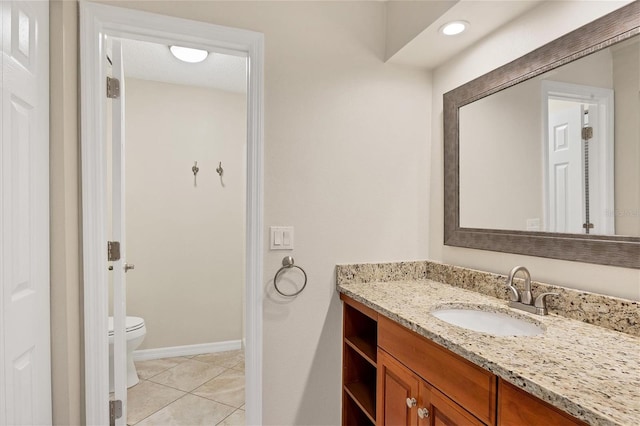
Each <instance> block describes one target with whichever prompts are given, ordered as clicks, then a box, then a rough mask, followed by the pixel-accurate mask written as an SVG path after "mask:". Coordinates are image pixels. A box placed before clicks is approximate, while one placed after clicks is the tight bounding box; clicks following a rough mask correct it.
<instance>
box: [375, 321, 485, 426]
mask: <svg viewBox="0 0 640 426" xmlns="http://www.w3.org/2000/svg"><path fill="white" fill-rule="evenodd" d="M378 346H380V347H381V348H383V349H384V350H385V351H387V352H388V353H389V354H391V355H393V356H394V357H396V358H397V359H399V360H401V361H402V363H404V364H405V365H406V366H407V367H409V368H410V369H412V370H413V371H415V372H416V373H418V375H420V376H421V377H422V378H423V379H425V380H426V381H427V382H429V383H430V384H431V385H433V386H434V387H436V388H438V389H439V390H440V391H442V392H443V393H444V394H445V395H446V396H448V397H449V398H451V399H452V400H454V401H456V402H457V403H458V404H460V405H461V406H463V407H465V409H467V410H468V411H469V412H470V413H472V414H473V415H475V416H476V417H478V418H479V419H480V420H482V421H483V422H484V423H487V424H495V419H496V409H495V407H496V388H497V383H496V376H495V375H493V374H492V373H490V372H488V371H486V370H484V369H482V368H480V367H478V366H477V365H474V364H472V363H471V362H469V361H467V360H465V359H464V358H462V357H460V356H458V355H456V354H454V353H453V352H451V351H449V350H448V349H445V348H443V347H442V346H440V345H438V344H436V343H433V342H431V341H429V340H428V339H425V338H424V337H422V336H420V335H419V334H417V333H414V332H412V331H411V330H408V329H407V328H405V327H403V326H401V325H399V324H397V323H396V322H394V321H392V320H390V319H388V318H386V317H383V316H382V315H380V316H379V317H378Z"/></svg>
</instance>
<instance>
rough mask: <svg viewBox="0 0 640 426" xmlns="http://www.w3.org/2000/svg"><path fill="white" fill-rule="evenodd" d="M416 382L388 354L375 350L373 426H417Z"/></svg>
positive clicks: (404, 368)
mask: <svg viewBox="0 0 640 426" xmlns="http://www.w3.org/2000/svg"><path fill="white" fill-rule="evenodd" d="M419 382H420V379H419V378H418V377H417V376H416V375H415V374H413V373H412V372H411V370H409V369H408V368H407V367H405V366H404V365H402V364H400V363H399V362H398V361H396V360H395V358H393V357H392V356H391V355H388V354H387V353H386V352H384V351H381V350H378V403H377V416H376V417H377V422H376V423H377V424H378V425H381V426H385V425H386V426H405V425H406V426H417V424H418V409H417V407H416V406H417V403H418V384H419Z"/></svg>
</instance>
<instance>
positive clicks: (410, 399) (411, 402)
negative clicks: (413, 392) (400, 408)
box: [407, 398, 418, 408]
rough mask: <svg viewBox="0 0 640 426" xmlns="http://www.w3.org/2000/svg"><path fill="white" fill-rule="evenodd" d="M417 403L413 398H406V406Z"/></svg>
mask: <svg viewBox="0 0 640 426" xmlns="http://www.w3.org/2000/svg"><path fill="white" fill-rule="evenodd" d="M417 403H418V401H416V399H415V398H407V407H409V408H413V407H415V406H416V404H417Z"/></svg>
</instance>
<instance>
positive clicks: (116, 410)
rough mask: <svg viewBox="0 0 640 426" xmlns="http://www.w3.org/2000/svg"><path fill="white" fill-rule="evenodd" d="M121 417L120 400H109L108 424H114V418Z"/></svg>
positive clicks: (113, 425)
mask: <svg viewBox="0 0 640 426" xmlns="http://www.w3.org/2000/svg"><path fill="white" fill-rule="evenodd" d="M120 417H122V401H120V400H119V399H116V400H115V401H109V425H111V426H115V424H116V419H119V418H120Z"/></svg>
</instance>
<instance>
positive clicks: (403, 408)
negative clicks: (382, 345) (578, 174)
mask: <svg viewBox="0 0 640 426" xmlns="http://www.w3.org/2000/svg"><path fill="white" fill-rule="evenodd" d="M377 399H378V402H377V406H378V412H377V418H378V422H379V423H380V424H384V425H389V426H391V425H393V426H405V425H406V426H432V425H433V426H435V425H443V426H455V425H472V426H481V425H483V423H482V422H481V421H480V420H478V419H476V418H475V417H474V416H472V415H471V414H470V413H468V412H467V411H466V410H464V409H463V408H462V407H460V406H459V405H458V404H456V403H455V402H453V401H451V400H450V399H449V398H447V397H446V396H445V395H444V394H442V392H439V391H438V390H437V389H435V388H434V387H433V386H431V385H430V384H428V383H427V382H425V381H424V380H422V378H420V377H419V376H418V375H416V374H415V373H414V372H413V371H411V370H409V369H408V368H407V367H406V366H404V365H403V364H402V363H400V362H399V361H398V360H396V359H395V358H393V357H392V356H391V355H389V354H387V353H386V352H384V351H383V350H382V349H379V350H378V398H377Z"/></svg>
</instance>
